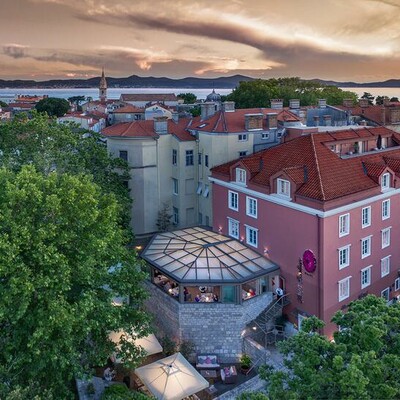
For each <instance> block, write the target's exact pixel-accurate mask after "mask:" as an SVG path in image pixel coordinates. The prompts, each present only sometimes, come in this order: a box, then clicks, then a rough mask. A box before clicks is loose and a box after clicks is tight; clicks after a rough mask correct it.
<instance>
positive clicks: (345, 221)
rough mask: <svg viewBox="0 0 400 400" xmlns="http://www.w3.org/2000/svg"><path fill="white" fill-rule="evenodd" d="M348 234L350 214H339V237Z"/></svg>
mask: <svg viewBox="0 0 400 400" xmlns="http://www.w3.org/2000/svg"><path fill="white" fill-rule="evenodd" d="M348 234H350V214H349V213H347V214H342V215H339V237H343V236H346V235H348Z"/></svg>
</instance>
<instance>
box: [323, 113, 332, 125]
mask: <svg viewBox="0 0 400 400" xmlns="http://www.w3.org/2000/svg"><path fill="white" fill-rule="evenodd" d="M322 118H323V119H324V125H325V126H331V125H332V115H329V114H325V115H323V117H322Z"/></svg>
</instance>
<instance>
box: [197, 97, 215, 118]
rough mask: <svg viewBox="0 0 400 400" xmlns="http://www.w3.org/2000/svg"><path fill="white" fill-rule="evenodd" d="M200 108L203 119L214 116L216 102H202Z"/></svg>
mask: <svg viewBox="0 0 400 400" xmlns="http://www.w3.org/2000/svg"><path fill="white" fill-rule="evenodd" d="M200 109H201V120H202V121H203V120H205V119H207V118H210V117H212V116H213V115H214V114H215V113H216V107H215V103H213V102H210V101H206V102H204V103H201V105H200Z"/></svg>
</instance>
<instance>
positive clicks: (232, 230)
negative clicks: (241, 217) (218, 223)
mask: <svg viewBox="0 0 400 400" xmlns="http://www.w3.org/2000/svg"><path fill="white" fill-rule="evenodd" d="M228 235H229V236H231V237H233V238H235V239H239V221H236V220H235V219H231V218H228Z"/></svg>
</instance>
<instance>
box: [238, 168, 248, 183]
mask: <svg viewBox="0 0 400 400" xmlns="http://www.w3.org/2000/svg"><path fill="white" fill-rule="evenodd" d="M236 183H242V184H246V171H245V170H244V169H242V168H236Z"/></svg>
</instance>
